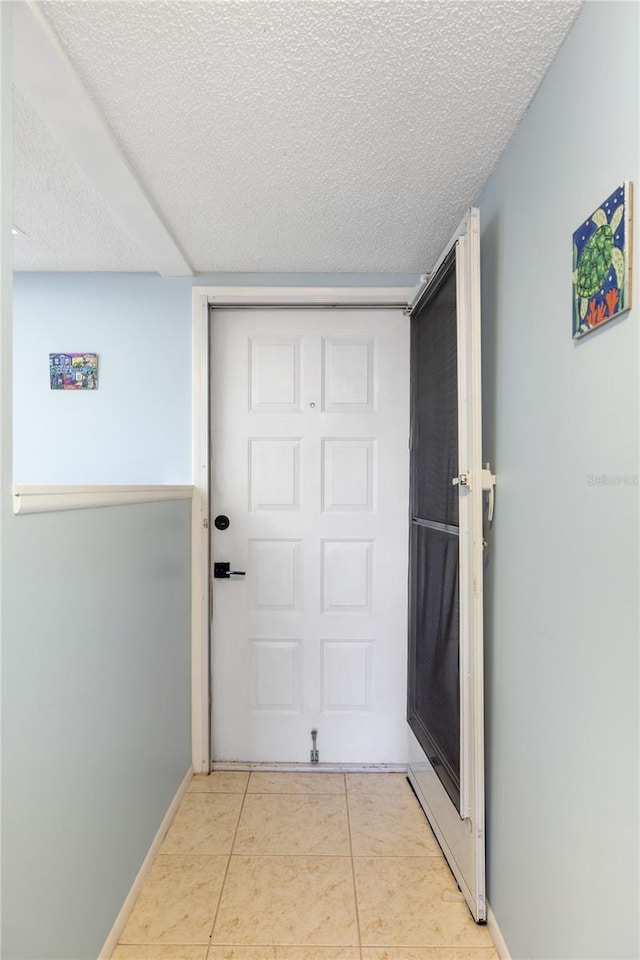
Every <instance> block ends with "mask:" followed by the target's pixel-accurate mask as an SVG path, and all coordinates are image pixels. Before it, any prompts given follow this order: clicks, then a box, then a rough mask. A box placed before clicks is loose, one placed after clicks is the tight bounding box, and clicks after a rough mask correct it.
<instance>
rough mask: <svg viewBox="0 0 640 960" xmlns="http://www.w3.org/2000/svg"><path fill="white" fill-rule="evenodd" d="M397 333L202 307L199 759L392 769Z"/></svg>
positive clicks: (402, 433)
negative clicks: (207, 607)
mask: <svg viewBox="0 0 640 960" xmlns="http://www.w3.org/2000/svg"><path fill="white" fill-rule="evenodd" d="M408 432H409V322H408V319H407V318H406V317H405V316H404V315H403V313H402V311H400V310H397V309H331V308H322V309H297V308H295V309H291V308H290V309H281V308H264V309H263V308H260V309H216V310H213V311H212V330H211V445H212V453H211V470H212V487H211V489H212V504H211V517H212V520H213V518H215V517H216V516H217V515H220V514H223V515H226V516H227V517H228V518H229V521H230V523H229V526H228V528H227V529H225V530H218V529H216V528H215V526H214V525H213V523H212V531H211V545H212V565H213V563H214V562H216V561H226V562H229V563H230V564H231V569H232V570H238V571H244V572H245V576H232V577H231V579H229V580H221V579H214V580H213V594H212V600H213V604H212V611H213V615H212V661H211V662H212V753H213V759H214V760H218V761H219V760H244V761H262V762H302V763H304V762H309V759H310V750H311V746H312V741H311V733H310V732H311V730H312V729H316V730H317V731H318V735H317V748H318V750H319V759H320V762H321V763H325V762H327V763H404V762H406V760H407V729H406V720H405V715H406V645H407V644H406V638H407V527H408V524H407V505H408Z"/></svg>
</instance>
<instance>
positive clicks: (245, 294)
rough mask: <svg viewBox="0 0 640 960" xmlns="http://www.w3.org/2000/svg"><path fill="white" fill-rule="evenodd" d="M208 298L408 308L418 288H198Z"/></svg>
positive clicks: (217, 301)
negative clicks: (387, 305) (399, 306)
mask: <svg viewBox="0 0 640 960" xmlns="http://www.w3.org/2000/svg"><path fill="white" fill-rule="evenodd" d="M194 289H196V290H198V291H199V292H200V293H203V294H206V295H207V297H208V302H209V303H210V304H211V305H212V306H215V305H216V304H233V305H238V306H251V305H252V304H267V305H271V304H273V305H274V306H287V305H288V304H292V303H293V304H301V305H303V306H308V305H313V306H322V305H323V304H334V303H338V304H340V303H344V304H345V305H346V306H349V305H354V304H355V305H359V304H375V305H377V306H384V305H385V304H389V305H393V306H397V305H401V306H402V307H406V306H407V304H408V303H409V300H410V299H411V297H412V296H413V294H414V293H415V287H195V288H194Z"/></svg>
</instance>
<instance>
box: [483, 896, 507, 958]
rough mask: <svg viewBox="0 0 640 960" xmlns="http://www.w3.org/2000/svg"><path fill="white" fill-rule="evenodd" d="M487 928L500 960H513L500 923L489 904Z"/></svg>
mask: <svg viewBox="0 0 640 960" xmlns="http://www.w3.org/2000/svg"><path fill="white" fill-rule="evenodd" d="M487 926H488V928H489V933H490V934H491V937H492V939H493V942H494V944H495V948H496V950H497V952H498V956H499V957H500V960H511V954H510V953H509V950H508V949H507V945H506V943H505V942H504V937H503V936H502V931H501V930H500V927H499V926H498V921H497V920H496V917H495V914H494V912H493V910H492V909H491V907H490V906H489V904H487Z"/></svg>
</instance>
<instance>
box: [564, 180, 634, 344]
mask: <svg viewBox="0 0 640 960" xmlns="http://www.w3.org/2000/svg"><path fill="white" fill-rule="evenodd" d="M632 207H633V184H632V183H630V182H629V181H628V180H625V182H624V183H622V184H621V185H620V186H619V187H617V188H616V189H615V190H614V191H613V193H612V194H611V196H609V197H607V199H606V200H605V201H604V202H603V203H601V204H600V206H599V207H598V209H597V210H595V211H594V212H593V213H592V214H591V216H590V217H587V219H586V220H585V221H584V223H581V224H580V226H579V227H578V229H577V230H576V231H575V233H574V234H573V339H574V340H579V339H580V337H584V336H585V334H587V333H591V331H592V330H595V329H596V327H600V326H602V324H603V323H607V322H608V321H609V320H612V319H613V318H614V317H618V316H620V314H621V313H625V312H626V311H627V310H629V309H630V308H631V273H630V264H631V232H632V231H631V224H632V219H631V211H632Z"/></svg>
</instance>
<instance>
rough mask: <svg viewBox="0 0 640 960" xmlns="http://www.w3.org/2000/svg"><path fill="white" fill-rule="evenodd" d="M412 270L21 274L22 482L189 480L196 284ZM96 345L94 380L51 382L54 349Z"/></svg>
mask: <svg viewBox="0 0 640 960" xmlns="http://www.w3.org/2000/svg"><path fill="white" fill-rule="evenodd" d="M417 280H418V277H417V276H416V275H414V274H392V275H388V276H383V275H379V274H378V275H371V274H214V275H208V276H206V277H197V278H195V279H193V280H191V279H186V280H185V279H181V280H177V279H176V280H172V279H166V278H161V277H158V276H155V275H154V276H151V275H144V274H104V273H103V274H100V273H98V274H95V273H94V274H65V273H59V274H55V273H54V274H52V273H44V274H37V273H23V274H16V275H15V277H14V469H13V477H14V482H16V483H35V484H46V483H62V484H64V483H81V484H82V483H177V484H180V483H190V482H191V473H192V467H191V288H192V286H193V285H194V284H205V283H218V284H229V285H232V284H244V285H247V286H253V285H283V286H285V285H291V286H302V285H313V286H338V285H346V286H359V285H366V286H380V285H382V284H388V285H390V286H391V285H412V284H415V283H416V282H417ZM56 351H61V352H65V351H75V352H85V351H86V352H96V353H98V354H99V388H98V390H96V391H86V392H77V393H76V392H67V391H62V390H51V389H50V388H49V375H48V356H49V353H54V352H56Z"/></svg>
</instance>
